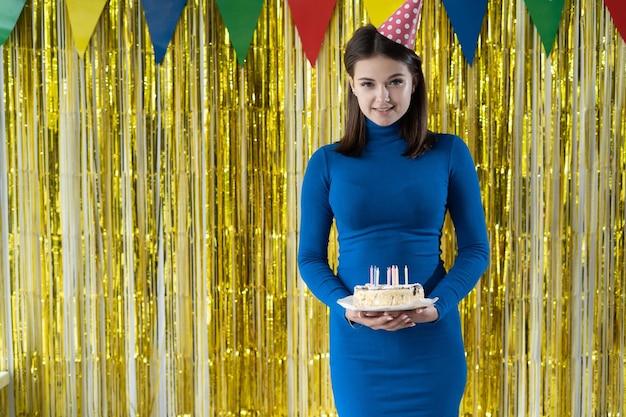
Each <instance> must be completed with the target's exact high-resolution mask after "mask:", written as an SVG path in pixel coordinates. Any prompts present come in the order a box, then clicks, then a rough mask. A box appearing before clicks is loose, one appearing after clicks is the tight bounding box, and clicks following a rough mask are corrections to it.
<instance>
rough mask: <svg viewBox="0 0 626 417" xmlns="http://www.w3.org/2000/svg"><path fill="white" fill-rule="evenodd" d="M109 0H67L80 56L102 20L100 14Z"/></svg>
mask: <svg viewBox="0 0 626 417" xmlns="http://www.w3.org/2000/svg"><path fill="white" fill-rule="evenodd" d="M107 1H108V0H90V1H85V0H66V2H65V4H66V9H67V15H68V17H69V20H70V28H71V29H72V37H73V38H74V45H75V46H76V50H77V51H78V56H79V57H81V58H82V57H83V56H84V55H85V50H86V49H87V45H88V44H89V40H90V39H91V35H93V31H94V30H95V28H96V25H97V24H98V20H100V15H101V14H102V10H104V6H105V5H106V4H107Z"/></svg>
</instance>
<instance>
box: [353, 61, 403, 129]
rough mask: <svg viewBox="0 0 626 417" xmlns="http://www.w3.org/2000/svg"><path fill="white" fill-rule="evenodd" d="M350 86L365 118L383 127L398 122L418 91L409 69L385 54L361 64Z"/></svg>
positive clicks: (359, 62)
mask: <svg viewBox="0 0 626 417" xmlns="http://www.w3.org/2000/svg"><path fill="white" fill-rule="evenodd" d="M350 87H351V88H352V92H353V93H354V95H355V96H356V98H357V101H358V102H359V108H360V109H361V111H362V112H363V114H364V115H365V117H367V118H368V119H370V120H371V121H372V122H374V123H376V124H377V125H379V126H389V125H391V124H393V123H395V122H397V121H398V120H399V119H400V118H401V117H402V116H403V115H404V113H406V111H407V110H408V109H409V105H410V103H411V94H413V91H414V90H415V85H414V84H413V77H412V76H411V73H410V72H409V68H408V66H407V65H406V64H405V63H403V62H401V61H396V60H393V59H391V58H388V57H386V56H383V55H377V56H374V57H372V58H367V59H362V60H360V61H358V62H357V63H356V64H355V65H354V77H352V78H350Z"/></svg>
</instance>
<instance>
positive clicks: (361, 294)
mask: <svg viewBox="0 0 626 417" xmlns="http://www.w3.org/2000/svg"><path fill="white" fill-rule="evenodd" d="M378 275H379V274H378V268H377V267H374V266H372V267H370V282H369V283H368V284H365V285H357V286H355V287H354V295H353V297H352V300H353V301H352V302H353V304H354V306H355V307H357V308H359V307H360V308H363V307H383V306H389V307H394V306H400V305H404V304H410V303H412V302H414V301H417V300H422V299H423V298H424V288H423V287H422V285H421V284H417V283H414V284H409V283H408V280H409V279H408V268H407V267H404V284H400V280H399V277H398V267H397V266H395V265H394V266H390V267H389V268H387V282H386V283H385V284H381V283H380V281H379V277H378Z"/></svg>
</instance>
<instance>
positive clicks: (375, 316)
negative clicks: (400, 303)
mask: <svg viewBox="0 0 626 417" xmlns="http://www.w3.org/2000/svg"><path fill="white" fill-rule="evenodd" d="M346 318H347V319H348V320H350V321H351V322H354V323H359V324H362V325H364V326H367V327H370V328H372V329H374V330H400V329H405V328H407V327H413V326H415V323H428V322H432V321H435V320H437V319H438V318H439V311H438V310H437V309H436V308H435V307H434V306H428V307H420V308H416V309H414V310H405V311H351V310H346Z"/></svg>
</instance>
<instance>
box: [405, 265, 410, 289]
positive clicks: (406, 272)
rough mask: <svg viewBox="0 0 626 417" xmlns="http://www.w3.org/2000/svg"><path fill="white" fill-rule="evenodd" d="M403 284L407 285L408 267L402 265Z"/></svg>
mask: <svg viewBox="0 0 626 417" xmlns="http://www.w3.org/2000/svg"><path fill="white" fill-rule="evenodd" d="M404 285H409V267H408V266H406V265H404Z"/></svg>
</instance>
